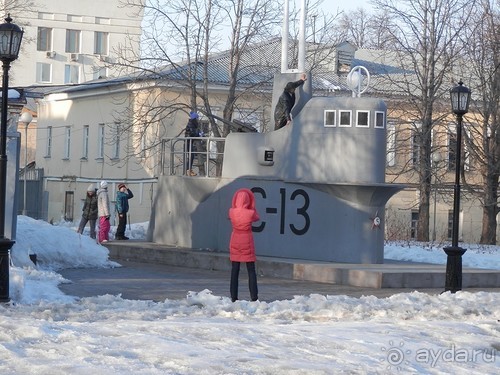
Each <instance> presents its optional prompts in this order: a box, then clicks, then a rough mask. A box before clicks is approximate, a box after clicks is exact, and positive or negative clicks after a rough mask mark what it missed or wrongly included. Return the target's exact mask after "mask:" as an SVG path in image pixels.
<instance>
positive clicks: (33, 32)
mask: <svg viewBox="0 0 500 375" xmlns="http://www.w3.org/2000/svg"><path fill="white" fill-rule="evenodd" d="M119 5H120V0H105V1H99V0H85V1H78V0H64V1H60V0H35V9H33V10H32V11H31V12H25V11H22V12H21V11H20V12H19V14H16V13H17V12H16V11H15V9H13V10H12V12H11V17H12V18H13V21H12V22H13V23H15V24H17V25H18V26H20V27H22V28H23V29H24V37H23V44H22V46H21V53H20V56H19V59H18V60H16V61H15V62H14V64H13V65H12V69H11V71H10V85H11V86H31V85H61V84H72V83H74V84H77V83H83V82H87V81H90V80H94V79H97V78H100V77H114V76H118V75H121V74H126V73H128V72H126V71H125V72H121V71H119V70H118V69H117V68H116V67H115V68H113V67H112V66H110V65H109V63H110V62H115V61H116V60H117V58H118V54H117V52H118V50H119V49H121V48H123V46H125V45H126V46H128V48H129V51H131V53H132V52H133V53H136V54H137V53H139V48H140V47H139V46H140V36H141V22H142V14H139V15H137V14H133V13H132V11H131V10H130V9H127V8H124V7H120V6H119Z"/></svg>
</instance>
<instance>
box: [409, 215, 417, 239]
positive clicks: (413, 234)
mask: <svg viewBox="0 0 500 375" xmlns="http://www.w3.org/2000/svg"><path fill="white" fill-rule="evenodd" d="M417 227H418V211H417V210H412V211H411V227H410V238H411V239H412V240H414V239H416V238H417Z"/></svg>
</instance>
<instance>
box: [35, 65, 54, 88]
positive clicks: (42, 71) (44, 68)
mask: <svg viewBox="0 0 500 375" xmlns="http://www.w3.org/2000/svg"><path fill="white" fill-rule="evenodd" d="M36 81H37V82H39V83H50V82H52V64H48V63H41V62H37V63H36Z"/></svg>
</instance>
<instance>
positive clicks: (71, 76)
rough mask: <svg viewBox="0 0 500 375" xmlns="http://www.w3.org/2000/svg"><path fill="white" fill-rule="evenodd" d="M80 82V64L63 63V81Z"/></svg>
mask: <svg viewBox="0 0 500 375" xmlns="http://www.w3.org/2000/svg"><path fill="white" fill-rule="evenodd" d="M79 82H80V66H79V65H65V66H64V83H79Z"/></svg>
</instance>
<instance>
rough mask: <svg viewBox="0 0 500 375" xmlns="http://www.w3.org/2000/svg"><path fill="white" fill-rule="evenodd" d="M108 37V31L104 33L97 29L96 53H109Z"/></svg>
mask: <svg viewBox="0 0 500 375" xmlns="http://www.w3.org/2000/svg"><path fill="white" fill-rule="evenodd" d="M108 39H109V34H108V33H104V32H102V31H96V32H95V33H94V53H95V54H96V55H107V54H108Z"/></svg>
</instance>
